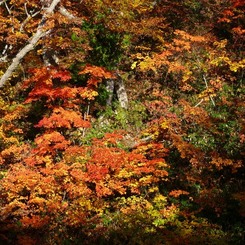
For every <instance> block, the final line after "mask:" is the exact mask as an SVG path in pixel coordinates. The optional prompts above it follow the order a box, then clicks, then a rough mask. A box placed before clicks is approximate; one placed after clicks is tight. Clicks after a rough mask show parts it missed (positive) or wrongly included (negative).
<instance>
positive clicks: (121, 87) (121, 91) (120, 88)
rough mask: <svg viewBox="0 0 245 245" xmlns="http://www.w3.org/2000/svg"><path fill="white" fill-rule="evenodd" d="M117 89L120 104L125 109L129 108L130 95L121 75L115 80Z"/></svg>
mask: <svg viewBox="0 0 245 245" xmlns="http://www.w3.org/2000/svg"><path fill="white" fill-rule="evenodd" d="M115 89H116V93H117V98H118V101H119V104H120V106H121V107H122V108H124V109H127V108H128V95H127V92H126V88H125V84H124V82H123V79H122V78H121V77H120V76H119V77H118V79H117V80H116V82H115Z"/></svg>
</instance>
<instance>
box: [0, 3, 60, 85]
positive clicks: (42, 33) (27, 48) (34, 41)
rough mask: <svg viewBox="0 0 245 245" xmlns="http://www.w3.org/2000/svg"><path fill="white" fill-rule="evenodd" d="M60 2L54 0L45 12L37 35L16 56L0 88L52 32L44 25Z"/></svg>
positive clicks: (0, 82)
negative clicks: (23, 60) (41, 40)
mask: <svg viewBox="0 0 245 245" xmlns="http://www.w3.org/2000/svg"><path fill="white" fill-rule="evenodd" d="M59 2H60V0H53V1H52V3H51V4H50V6H49V7H48V8H46V9H45V10H44V14H43V18H42V20H41V21H40V24H39V26H38V28H37V31H36V33H35V34H34V35H33V36H32V37H31V38H30V40H29V42H28V44H27V45H26V46H25V47H24V48H22V49H21V50H20V51H19V53H18V54H17V55H16V56H15V58H14V59H13V61H12V63H11V65H10V66H9V67H8V69H7V70H6V72H5V73H4V74H3V76H2V77H1V79H0V88H1V87H3V86H4V84H5V83H6V81H7V80H8V79H9V78H10V77H11V75H12V73H13V72H14V70H15V69H16V68H17V67H18V65H19V64H20V61H21V60H22V59H23V58H24V57H25V55H26V54H27V53H28V52H30V51H31V50H32V49H34V47H35V46H36V44H37V43H38V41H39V40H40V39H41V38H42V37H44V36H45V35H47V34H48V33H49V32H50V30H45V28H44V24H45V23H46V19H47V16H48V15H49V14H51V13H52V12H53V11H54V9H55V7H56V6H57V4H58V3H59Z"/></svg>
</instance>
